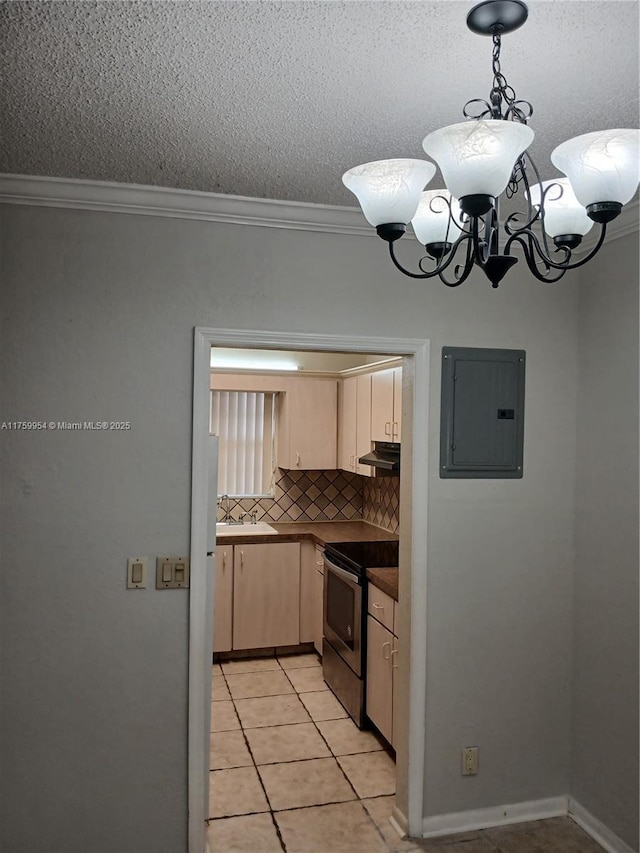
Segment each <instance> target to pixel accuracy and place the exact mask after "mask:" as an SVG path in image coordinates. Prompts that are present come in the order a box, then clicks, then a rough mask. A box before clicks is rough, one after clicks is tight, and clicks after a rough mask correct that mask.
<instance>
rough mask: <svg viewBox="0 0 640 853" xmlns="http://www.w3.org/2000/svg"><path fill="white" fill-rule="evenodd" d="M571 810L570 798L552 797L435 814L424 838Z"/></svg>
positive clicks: (425, 822)
mask: <svg viewBox="0 0 640 853" xmlns="http://www.w3.org/2000/svg"><path fill="white" fill-rule="evenodd" d="M568 810H569V797H565V796H563V797H550V798H549V799H546V800H532V801H531V802H526V803H513V804H511V805H507V806H492V807H491V808H487V809H474V810H470V811H466V812H454V813H452V814H441V815H434V816H433V817H426V818H424V820H423V822H422V837H423V838H433V837H435V836H437V835H450V834H451V833H454V832H469V831H470V830H472V829H487V828H488V827H490V826H504V825H506V824H509V823H523V822H524V821H527V820H543V819H544V818H547V817H561V816H562V815H566V814H567V812H568ZM625 853H626V851H625Z"/></svg>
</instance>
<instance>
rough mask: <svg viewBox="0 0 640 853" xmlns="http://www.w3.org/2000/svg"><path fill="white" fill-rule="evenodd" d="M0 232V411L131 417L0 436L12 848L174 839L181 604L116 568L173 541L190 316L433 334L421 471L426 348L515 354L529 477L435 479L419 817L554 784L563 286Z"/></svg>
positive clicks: (179, 798) (564, 598) (566, 608)
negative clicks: (468, 759) (99, 427)
mask: <svg viewBox="0 0 640 853" xmlns="http://www.w3.org/2000/svg"><path fill="white" fill-rule="evenodd" d="M0 235H1V239H2V241H3V246H2V279H3V291H2V296H3V303H4V308H3V322H4V328H3V338H2V362H1V363H2V365H3V367H2V371H3V377H2V378H3V389H2V413H1V415H0V418H1V419H2V420H14V419H20V420H29V419H37V420H40V419H46V420H51V419H53V420H63V419H64V420H69V421H73V420H85V419H86V420H95V419H105V420H111V419H122V420H130V421H131V422H132V425H133V428H132V430H131V431H130V432H127V433H95V432H86V433H85V432H83V433H77V432H56V433H52V432H39V433H29V434H26V433H9V432H6V431H5V432H3V433H2V435H1V441H0V453H1V454H2V468H3V471H4V472H5V473H4V479H3V505H2V513H3V516H2V524H3V560H2V565H3V571H2V573H1V578H2V580H1V582H2V596H1V599H2V607H3V613H2V632H3V633H2V676H3V682H4V684H3V688H4V689H3V691H2V702H3V705H2V715H3V716H2V736H3V742H2V766H3V774H2V781H3V783H4V785H5V789H4V791H3V792H2V808H3V811H4V814H3V815H2V826H3V832H4V835H5V838H4V840H5V844H6V848H3V849H7V850H10V851H11V853H32V851H33V850H34V849H38V850H39V851H41V853H47V851H52V853H53V851H55V853H59V851H61V850H64V851H65V853H147V851H148V853H151V851H153V853H180V851H185V850H186V792H187V767H186V732H187V681H186V673H187V653H188V650H187V631H188V612H187V594H186V593H184V592H156V591H155V590H153V589H147V590H146V591H135V592H127V591H126V590H125V587H124V578H125V565H126V563H125V561H126V557H127V556H130V555H139V554H148V555H150V556H152V555H156V554H159V553H161V552H163V551H171V552H181V551H185V550H186V549H187V548H188V544H189V513H190V507H189V499H190V482H189V481H190V476H189V469H190V450H191V436H190V430H191V383H192V330H193V327H194V326H196V325H202V326H217V327H223V328H224V327H228V328H248V329H251V328H257V329H264V330H280V329H285V330H295V331H303V332H304V331H309V332H331V333H335V334H347V335H376V334H379V335H384V336H390V337H402V336H406V337H407V338H417V337H424V338H431V340H432V342H433V350H432V352H433V375H432V381H433V391H432V400H431V403H432V419H431V425H432V428H433V435H432V438H431V452H432V458H433V460H437V447H438V437H437V430H438V426H439V373H440V365H439V356H440V349H441V347H442V346H443V345H453V346H487V347H510V348H522V349H525V350H526V351H527V395H526V424H525V461H524V464H525V476H524V479H522V480H516V481H469V482H465V481H451V480H449V481H441V480H439V479H438V477H437V472H436V471H435V470H434V471H432V472H431V474H430V477H431V497H430V525H429V537H430V539H429V601H428V603H427V602H425V610H426V613H427V616H428V620H429V623H428V625H429V649H428V672H427V681H428V689H429V695H428V716H427V754H428V763H427V778H426V780H425V781H426V792H425V814H439V813H442V812H447V811H460V810H462V809H465V808H476V807H482V806H490V805H498V804H501V803H506V802H514V801H518V800H523V799H536V798H539V797H548V796H553V795H554V794H562V793H566V791H567V790H568V785H569V740H570V739H569V720H570V696H569V684H570V649H571V606H572V571H573V503H574V493H573V486H574V472H575V430H576V400H575V388H576V384H577V377H578V370H577V358H576V356H577V340H578V337H577V317H578V313H577V284H576V282H577V279H576V277H573V278H567V279H566V280H565V282H563V283H562V284H561V285H557V286H555V287H548V286H544V285H541V284H538V283H536V282H535V281H533V280H532V279H531V278H530V276H528V275H527V274H526V272H525V271H524V269H522V265H519V268H516V269H515V270H513V271H512V272H511V274H510V276H509V277H508V278H507V280H506V281H505V282H504V283H503V285H502V286H501V288H500V289H499V290H498V291H493V290H492V289H491V288H490V286H489V284H488V282H487V281H486V279H485V278H484V276H483V275H482V274H481V273H478V274H477V276H476V277H474V278H472V280H470V281H469V282H468V283H467V284H466V285H465V286H463V287H462V288H460V289H458V290H448V289H446V288H444V287H443V286H442V285H440V284H438V283H424V282H416V281H413V280H409V279H405V278H403V277H401V276H400V275H399V274H398V273H397V272H395V271H394V270H393V268H392V267H391V265H390V263H389V262H388V261H387V258H386V251H385V247H384V245H383V244H382V243H381V242H379V241H376V240H375V239H363V238H355V237H346V236H345V237H342V236H339V235H331V234H318V233H309V232H286V231H280V230H275V229H263V228H256V227H243V226H231V225H229V226H227V225H212V224H209V223H203V222H196V221H185V220H176V221H170V220H167V219H158V218H152V217H148V218H147V217H142V216H126V215H120V214H100V213H85V212H80V211H56V210H47V209H42V208H33V209H29V208H18V207H12V208H5V209H4V212H3V215H2V220H1V222H0ZM401 248H403V249H404V252H403V255H406V254H409V255H411V254H412V247H411V246H405V247H401ZM425 476H427V471H426V470H425ZM7 567H13V568H12V570H11V571H7ZM469 744H474V745H478V746H479V748H480V773H479V775H478V776H477V777H475V778H466V779H462V778H461V777H460V775H459V760H460V748H461V747H462V746H464V745H469Z"/></svg>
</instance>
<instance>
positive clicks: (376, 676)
mask: <svg viewBox="0 0 640 853" xmlns="http://www.w3.org/2000/svg"><path fill="white" fill-rule="evenodd" d="M392 645H393V634H392V633H391V631H387V629H386V628H385V627H384V626H383V625H381V624H380V623H379V622H378V621H377V620H376V619H374V618H373V617H372V616H368V617H367V716H368V717H369V719H370V720H371V722H372V723H373V724H374V725H375V726H376V728H377V729H378V730H379V732H380V734H381V735H383V736H384V737H385V738H386V739H387V740H388V741H389V743H391V738H392V737H393V731H392V726H393V670H392V669H391V665H392V661H391V651H392ZM394 657H395V655H394Z"/></svg>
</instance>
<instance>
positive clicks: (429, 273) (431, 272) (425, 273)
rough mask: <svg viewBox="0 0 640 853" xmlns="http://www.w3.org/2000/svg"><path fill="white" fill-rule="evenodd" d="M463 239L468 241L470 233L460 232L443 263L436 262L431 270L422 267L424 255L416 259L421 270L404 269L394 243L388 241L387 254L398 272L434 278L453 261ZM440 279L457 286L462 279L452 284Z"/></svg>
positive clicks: (451, 285) (415, 276)
mask: <svg viewBox="0 0 640 853" xmlns="http://www.w3.org/2000/svg"><path fill="white" fill-rule="evenodd" d="M465 240H466V241H470V240H471V235H470V234H462V236H461V237H459V238H458V240H456V242H455V243H454V244H453V246H452V247H451V250H450V251H449V252H448V257H447V259H446V261H444V262H443V263H441V262H438V263H437V265H436V267H435V268H434V269H432V270H425V268H424V267H423V262H424V261H425V260H426V259H427V258H426V256H425V257H422V258H420V260H419V261H418V266H419V267H420V270H421V272H419V273H416V272H411V270H408V269H405V267H403V266H402V264H401V263H400V261H399V260H398V259H397V257H396V253H395V249H394V248H393V245H394V244H393V243H392V242H390V243H389V255H390V256H391V260H392V261H393V263H394V264H395V266H396V267H397V268H398V269H399V270H400V272H401V273H404V275H407V276H409V278H435V276H440V275H441V273H443V272H444V271H445V270H446V269H447V267H449V266H450V265H451V263H452V262H453V260H454V258H455V256H456V254H457V251H458V248H459V247H460V244H461V243H463V242H464V241H465ZM467 254H468V252H467ZM466 266H467V264H466V263H465V269H466ZM468 275H469V273H468V272H467V274H466V275H465V278H466V277H467V276H468ZM442 281H444V282H445V284H448V286H449V287H457V286H458V285H459V284H462V282H463V281H464V279H460V281H456V282H455V283H453V284H449V283H448V282H446V281H445V279H442Z"/></svg>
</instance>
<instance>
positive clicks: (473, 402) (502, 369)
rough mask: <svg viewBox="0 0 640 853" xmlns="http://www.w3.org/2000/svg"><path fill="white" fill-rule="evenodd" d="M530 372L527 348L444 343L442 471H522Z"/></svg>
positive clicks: (510, 474)
mask: <svg viewBox="0 0 640 853" xmlns="http://www.w3.org/2000/svg"><path fill="white" fill-rule="evenodd" d="M524 378H525V352H524V350H505V349H477V348H471V347H443V348H442V398H441V401H442V405H441V424H440V430H441V432H440V476H441V477H443V478H448V477H453V478H459V479H470V478H476V479H479V478H505V479H510V478H511V479H515V478H521V477H522V456H523V441H524Z"/></svg>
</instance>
